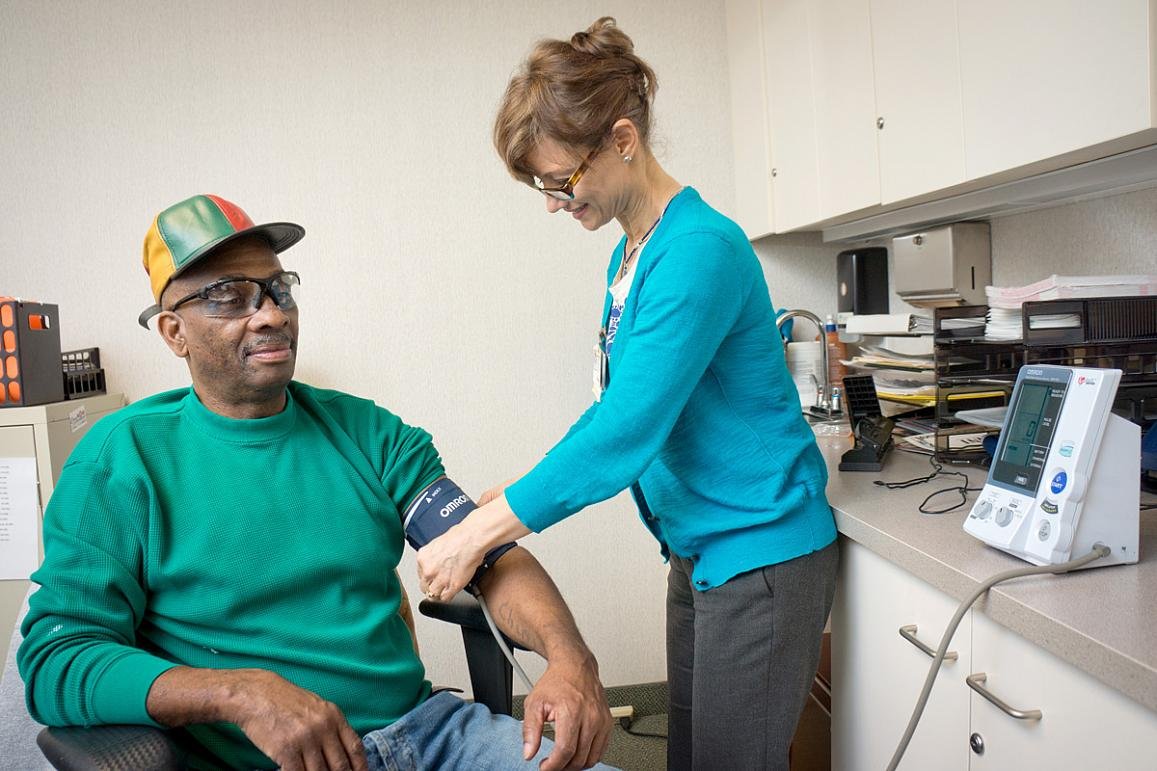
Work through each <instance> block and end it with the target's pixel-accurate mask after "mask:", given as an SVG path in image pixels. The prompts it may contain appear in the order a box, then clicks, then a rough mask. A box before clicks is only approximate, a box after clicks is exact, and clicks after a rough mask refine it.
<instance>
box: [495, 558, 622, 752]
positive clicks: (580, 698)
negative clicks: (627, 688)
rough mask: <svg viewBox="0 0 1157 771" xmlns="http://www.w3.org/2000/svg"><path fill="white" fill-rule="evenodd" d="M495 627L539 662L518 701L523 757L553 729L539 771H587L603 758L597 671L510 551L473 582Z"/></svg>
mask: <svg viewBox="0 0 1157 771" xmlns="http://www.w3.org/2000/svg"><path fill="white" fill-rule="evenodd" d="M479 584H480V586H479V588H480V589H481V592H482V594H483V596H484V597H485V598H486V603H487V605H488V606H489V608H490V612H491V614H492V615H493V616H494V621H495V623H496V624H497V625H498V627H499V628H500V629H501V630H502V631H503V632H505V633H506V634H507V635H508V636H509V637H511V638H513V639H515V640H517V641H518V642H519V644H521V645H523V646H525V647H527V648H530V649H531V650H533V651H535V652H536V653H538V654H539V655H541V656H542V657H543V658H545V659H546V661H547V667H546V671H545V672H544V673H543V675H542V677H541V678H539V680H538V683H536V684H535V686H534V689H533V690H532V691H531V692H530V694H529V695H527V697H526V702H525V707H524V713H525V717H524V718H523V724H522V736H523V741H524V744H523V755H524V756H525V757H526V758H527V759H529V758H531V757H533V756H534V754H535V753H536V752H538V749H539V745H540V743H541V740H542V727H543V726H542V724H543V723H544V722H545V721H548V720H549V721H554V726H555V739H554V741H555V746H554V749H553V750H552V751H551V753H550V756H549V757H548V758H547V759H546V760H545V761H544V762H543V764H542V766H541V768H542V769H543V771H553V770H554V769H577V768H589V767H591V766H593V765H594V764H595V763H597V762H598V760H599V758H601V757H602V755H603V752H604V751H605V750H606V747H607V742H608V741H609V739H610V735H611V713H610V709H609V708H608V707H607V699H606V694H605V693H604V692H603V685H602V682H601V681H600V680H599V666H598V662H597V661H595V657H594V654H592V653H591V651H590V649H589V648H587V646H586V643H584V642H583V640H582V636H581V635H580V634H579V631H578V627H577V626H576V625H575V621H574V617H573V616H572V615H571V613H570V610H569V609H568V608H567V606H566V603H565V602H563V599H562V595H560V594H559V591H558V588H557V587H556V586H555V585H554V582H553V581H552V580H551V579H550V576H548V575H547V573H546V571H545V570H544V569H543V567H542V565H540V564H539V562H538V560H536V559H535V558H534V557H533V556H532V555H531V554H530V552H528V551H526V550H525V549H523V548H522V547H515V548H513V549H511V550H510V551H508V552H507V553H506V554H504V555H503V556H502V558H501V559H499V560H498V561H497V562H496V563H495V564H494V566H493V567H491V568H490V570H488V571H487V572H486V574H485V575H484V576H483V577H482V578H481V579H480V580H479Z"/></svg>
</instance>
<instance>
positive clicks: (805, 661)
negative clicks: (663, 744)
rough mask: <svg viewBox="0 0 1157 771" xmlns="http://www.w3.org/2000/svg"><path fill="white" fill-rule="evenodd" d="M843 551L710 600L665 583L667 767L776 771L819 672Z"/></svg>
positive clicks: (674, 770) (683, 585) (734, 585)
mask: <svg viewBox="0 0 1157 771" xmlns="http://www.w3.org/2000/svg"><path fill="white" fill-rule="evenodd" d="M838 563H839V552H838V549H837V547H836V544H835V543H834V542H833V543H832V544H831V545H830V546H827V547H825V548H823V549H820V550H819V551H817V552H813V553H811V554H806V555H804V556H802V557H797V558H796V559H793V560H788V561H787V562H782V563H780V564H778V565H768V566H767V567H764V568H760V569H758V570H752V571H750V572H748V573H743V574H741V575H738V576H736V577H734V578H732V579H731V580H730V581H728V582H727V583H725V584H723V585H722V586H717V587H715V588H713V589H709V590H707V591H705V592H699V591H696V590H695V589H694V587H693V586H692V583H691V570H692V567H693V566H692V563H691V561H690V560H686V559H683V558H681V557H677V556H675V555H671V570H670V573H669V574H668V576H667V682H668V687H669V689H670V705H669V707H670V710H669V718H668V723H667V730H668V740H667V768H668V769H669V770H670V771H679V770H681V769H694V771H716V770H717V769H728V770H729V771H778V770H779V769H782V770H783V771H787V768H788V760H787V755H788V748H789V747H790V746H791V740H792V736H793V735H794V734H795V729H796V724H797V723H798V722H799V716H800V713H802V712H803V708H804V706H805V705H806V703H807V698H808V692H809V691H810V689H811V684H812V679H813V678H814V676H815V672H816V667H817V666H818V665H819V658H820V642H821V639H822V637H823V630H824V624H825V623H826V622H827V617H828V612H829V611H830V610H831V608H832V595H833V594H834V592H835V587H836V568H837V565H838Z"/></svg>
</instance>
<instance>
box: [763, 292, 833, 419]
mask: <svg viewBox="0 0 1157 771" xmlns="http://www.w3.org/2000/svg"><path fill="white" fill-rule="evenodd" d="M797 316H802V317H803V318H805V319H807V320H808V321H810V322H811V323H813V324H815V325H816V330H817V331H818V332H819V335H820V356H821V358H822V359H823V364H822V367H823V385H822V386H821V387H820V389H819V391H820V392H819V395H818V398H817V399H816V404H815V405H813V406H812V408H811V411H812V412H814V413H816V414H819V415H824V416H826V417H828V418H831V417H833V416H835V415H839V414H840V411H839V409H837V408H836V407H834V406H833V404H832V402H833V399H832V380H831V374H830V372H831V370H829V369H828V363H829V360H828V343H827V338H826V337H825V335H824V323H823V321H821V320H820V317H819V316H817V315H816V314H814V313H812V312H811V311H805V310H803V309H802V308H797V309H796V310H790V311H784V312H783V313H781V314H780V315H779V316H778V317H777V318H776V320H775V327H776V329H779V330H781V331H782V329H783V325H784V322H786V321H787V320H788V319H794V318H796V317H797ZM780 337H781V338H782V337H783V335H782V334H781V335H780Z"/></svg>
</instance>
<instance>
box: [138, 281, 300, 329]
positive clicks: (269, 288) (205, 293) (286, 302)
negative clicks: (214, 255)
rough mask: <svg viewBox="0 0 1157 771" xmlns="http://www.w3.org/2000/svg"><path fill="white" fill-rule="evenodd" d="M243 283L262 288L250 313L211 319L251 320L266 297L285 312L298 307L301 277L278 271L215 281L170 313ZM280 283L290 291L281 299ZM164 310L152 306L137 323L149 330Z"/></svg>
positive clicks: (187, 298)
mask: <svg viewBox="0 0 1157 771" xmlns="http://www.w3.org/2000/svg"><path fill="white" fill-rule="evenodd" d="M287 276H288V277H292V280H291V281H289V282H287V281H286V280H285V279H286V277H287ZM241 282H245V283H249V284H257V285H258V286H259V287H261V291H260V292H258V293H257V295H256V296H255V297H254V298H253V304H252V305H250V306H249V308H248V311H249V312H248V313H244V314H242V315H240V316H214V315H211V314H206V315H207V316H208V317H209V318H238V319H244V318H249V317H250V316H252V315H253V314H255V313H257V311H258V310H260V308H261V304H262V303H263V302H265V297H266V295H268V296H269V299H271V300H273V304H274V305H276V306H277V307H278V308H280V309H281V310H283V311H287V310H292V309H293V308H296V307H297V300H296V299H295V298H294V296H293V287H295V286H301V276H299V275H297V272H296V271H292V270H282V271H278V272H277V273H275V274H273V275H272V276H269V277H268V278H250V277H249V276H230V277H228V278H221V279H217V280H216V281H213V282H212V283H209V284H206V285H205V286H203V287H201V288H200V289H198V290H197V291H196V292H193V293H191V294H188V295H185V296H184V297H182V298H181V299H180V300H177V301H176V302H175V303H173V304H172V306H170V307H169V308H168V310H169V311H175V310H177V308H180V307H181V306H182V305H184V304H185V303H189V302H192V301H193V300H208V299H210V298H209V293H210V292H212V291H213V290H214V289H219V288H220V287H223V286H227V285H229V284H237V283H241ZM279 283H280V284H282V285H285V286H287V288H288V290H289V291H286V292H283V293H281V297H280V298H279V296H278V292H277V291H276V290H275V288H274V287H275V286H276V285H277V284H279ZM164 310H165V309H164V308H162V307H161V306H160V305H153V306H150V307H148V308H146V309H145V310H144V312H142V313H141V315H140V316H139V317H138V318H137V321H138V322H139V323H140V325H141V326H142V327H144V328H145V329H148V328H149V324H148V322H149V319H151V318H152V317H153V316H156V315H157V314H158V313H161V312H163V311H164Z"/></svg>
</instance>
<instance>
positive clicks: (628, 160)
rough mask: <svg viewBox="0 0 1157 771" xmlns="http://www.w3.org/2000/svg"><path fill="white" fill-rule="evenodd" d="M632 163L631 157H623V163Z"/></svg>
mask: <svg viewBox="0 0 1157 771" xmlns="http://www.w3.org/2000/svg"><path fill="white" fill-rule="evenodd" d="M630 162H631V156H629V155H624V156H623V163H630Z"/></svg>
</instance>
